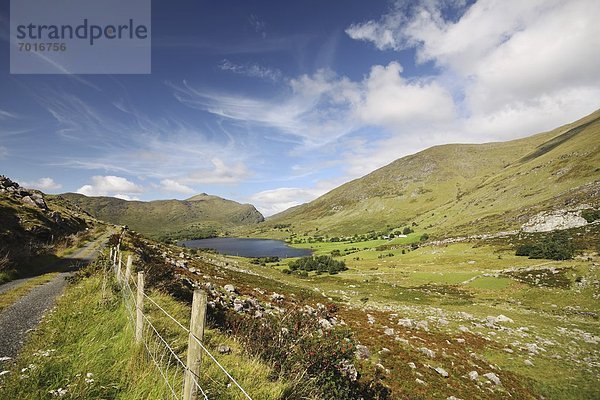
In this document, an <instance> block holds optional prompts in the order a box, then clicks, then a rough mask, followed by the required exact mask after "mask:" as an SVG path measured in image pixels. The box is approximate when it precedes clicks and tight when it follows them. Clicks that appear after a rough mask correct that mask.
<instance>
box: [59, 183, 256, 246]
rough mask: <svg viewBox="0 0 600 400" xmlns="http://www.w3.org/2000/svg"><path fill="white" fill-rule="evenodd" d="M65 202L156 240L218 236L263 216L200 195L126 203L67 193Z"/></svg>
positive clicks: (242, 206)
mask: <svg viewBox="0 0 600 400" xmlns="http://www.w3.org/2000/svg"><path fill="white" fill-rule="evenodd" d="M60 197H62V198H64V199H67V200H69V201H71V202H73V203H75V204H77V205H79V206H80V207H81V208H83V209H84V210H86V211H87V212H89V213H90V214H92V215H93V216H94V217H96V218H99V219H101V220H103V221H108V222H111V223H114V224H119V225H128V226H129V227H130V228H131V229H133V230H136V231H139V232H141V233H144V234H146V235H148V236H151V237H153V238H159V239H188V238H189V239H192V238H201V237H207V236H211V235H214V234H217V233H221V232H223V231H225V230H227V229H230V228H232V227H234V226H240V225H252V224H256V223H258V222H261V221H263V216H262V215H261V214H260V213H259V212H258V211H257V210H256V209H255V208H254V206H252V205H250V204H240V203H236V202H234V201H231V200H226V199H222V198H220V197H217V196H209V195H207V194H200V195H196V196H193V197H191V198H189V199H187V200H183V201H181V200H157V201H149V202H143V201H126V200H121V199H117V198H113V197H87V196H84V195H81V194H76V193H66V194H62V195H60Z"/></svg>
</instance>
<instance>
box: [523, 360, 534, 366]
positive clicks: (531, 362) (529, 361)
mask: <svg viewBox="0 0 600 400" xmlns="http://www.w3.org/2000/svg"><path fill="white" fill-rule="evenodd" d="M523 364H525V365H528V366H530V367H533V361H531V360H525V361H523Z"/></svg>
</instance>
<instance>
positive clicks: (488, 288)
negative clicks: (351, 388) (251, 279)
mask: <svg viewBox="0 0 600 400" xmlns="http://www.w3.org/2000/svg"><path fill="white" fill-rule="evenodd" d="M419 236H420V235H419V234H412V235H409V237H407V238H400V239H392V240H391V241H390V240H372V241H367V242H357V243H350V242H337V243H330V242H325V243H303V244H297V245H294V246H296V247H303V248H312V249H313V250H314V251H315V254H316V255H329V254H331V253H332V252H334V251H336V250H338V251H340V252H341V254H342V256H340V257H335V258H336V259H337V260H344V261H345V262H346V264H347V266H348V267H349V270H348V271H345V272H342V273H340V274H336V275H328V274H325V275H315V274H314V273H311V274H310V275H309V276H308V277H304V278H303V277H300V276H297V275H295V274H291V275H287V274H283V273H281V272H280V271H281V270H283V269H284V268H286V265H287V261H285V260H284V261H282V262H279V263H271V264H268V265H267V266H257V265H253V264H251V263H248V262H247V260H244V259H241V258H239V259H236V262H237V263H238V265H240V266H243V268H244V269H246V270H249V271H251V272H252V273H255V274H258V275H260V276H263V277H265V278H269V279H274V280H276V281H280V282H282V283H285V285H282V286H281V289H280V290H284V288H289V287H296V288H302V289H308V290H310V291H312V292H313V293H315V294H316V295H317V296H318V297H322V298H323V301H325V302H333V303H335V304H337V305H339V307H340V311H339V314H340V316H341V317H342V318H343V319H344V321H345V322H346V323H347V324H348V325H349V326H350V327H351V328H352V329H353V331H354V332H355V334H356V337H357V339H358V340H359V341H360V342H361V343H362V344H364V345H366V346H367V348H368V349H369V352H370V356H369V360H370V361H372V363H373V364H374V365H375V366H376V367H377V368H380V369H381V371H382V373H383V376H384V381H385V382H387V383H388V384H389V385H390V387H392V388H393V389H394V393H395V395H396V396H399V397H398V398H403V397H402V396H408V394H409V393H412V394H420V395H421V396H423V398H437V397H439V398H446V397H443V396H451V395H454V396H456V397H458V398H502V397H505V396H508V394H509V393H510V394H511V395H512V396H513V397H516V398H537V397H538V396H539V395H543V396H544V397H545V398H549V399H576V398H578V399H592V398H598V396H600V378H599V377H600V352H599V350H598V344H599V343H600V326H599V323H598V312H599V311H600V307H599V303H600V302H599V300H598V298H599V295H600V290H599V289H600V286H599V279H600V272H599V271H598V261H599V260H598V259H597V257H587V256H585V257H584V256H580V257H577V258H576V259H574V260H568V261H550V260H532V259H528V258H527V257H518V256H515V252H514V249H513V248H512V247H511V246H508V245H502V244H498V243H495V244H490V243H485V242H464V243H453V244H447V245H437V246H429V245H427V246H421V247H419V248H416V249H414V250H412V249H411V247H410V246H409V244H411V243H417V242H418V241H419V240H418V238H419ZM346 253H347V254H346ZM343 254H346V255H343ZM429 350H431V352H430V351H429ZM439 367H441V368H443V370H444V372H445V373H447V374H448V377H444V375H445V373H440V372H436V371H435V368H439ZM472 371H475V372H476V373H477V377H476V378H475V379H473V377H474V376H475V374H474V373H473V372H472ZM469 373H471V377H469ZM489 373H493V374H495V376H497V377H498V378H499V382H500V383H499V384H495V383H494V382H493V380H494V378H493V377H492V376H491V375H489V377H491V379H489V378H486V377H484V375H485V374H489Z"/></svg>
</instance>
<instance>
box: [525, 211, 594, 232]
mask: <svg viewBox="0 0 600 400" xmlns="http://www.w3.org/2000/svg"><path fill="white" fill-rule="evenodd" d="M587 223H588V222H587V221H586V220H585V218H583V217H582V216H581V210H579V211H567V210H556V211H544V212H541V213H539V214H537V215H535V216H534V217H532V218H531V219H530V220H529V221H527V223H525V224H524V225H523V226H522V229H523V232H551V231H555V230H562V229H571V228H579V227H580V226H585V225H587Z"/></svg>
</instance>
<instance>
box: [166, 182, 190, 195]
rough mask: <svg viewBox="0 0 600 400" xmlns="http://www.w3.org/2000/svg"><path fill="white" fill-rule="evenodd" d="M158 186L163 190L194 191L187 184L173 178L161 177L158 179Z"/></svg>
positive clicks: (175, 191) (172, 191) (182, 192)
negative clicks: (161, 178) (160, 179)
mask: <svg viewBox="0 0 600 400" xmlns="http://www.w3.org/2000/svg"><path fill="white" fill-rule="evenodd" d="M160 188H161V189H162V190H164V191H165V192H171V193H181V194H193V193H195V192H196V191H195V190H194V189H192V188H191V187H189V186H186V185H183V184H181V183H179V182H177V181H175V180H173V179H163V180H162V181H160Z"/></svg>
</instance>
